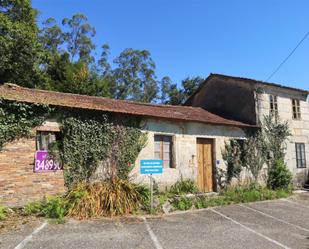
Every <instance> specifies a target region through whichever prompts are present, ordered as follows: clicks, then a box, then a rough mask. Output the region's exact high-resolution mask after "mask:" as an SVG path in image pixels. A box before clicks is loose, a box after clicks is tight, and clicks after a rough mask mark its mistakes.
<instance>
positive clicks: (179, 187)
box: [170, 178, 198, 195]
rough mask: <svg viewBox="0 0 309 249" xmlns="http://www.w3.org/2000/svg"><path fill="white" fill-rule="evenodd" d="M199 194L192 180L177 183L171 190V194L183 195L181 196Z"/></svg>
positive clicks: (182, 180)
mask: <svg viewBox="0 0 309 249" xmlns="http://www.w3.org/2000/svg"><path fill="white" fill-rule="evenodd" d="M197 192H198V188H197V186H196V184H195V182H194V181H193V180H191V179H182V178H181V180H179V181H177V182H176V183H175V184H174V185H173V186H171V188H170V193H172V194H176V195H181V194H195V193H197Z"/></svg>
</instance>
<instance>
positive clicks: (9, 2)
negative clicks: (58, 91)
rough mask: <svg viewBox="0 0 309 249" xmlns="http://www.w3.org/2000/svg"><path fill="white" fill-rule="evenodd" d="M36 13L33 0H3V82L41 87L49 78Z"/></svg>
mask: <svg viewBox="0 0 309 249" xmlns="http://www.w3.org/2000/svg"><path fill="white" fill-rule="evenodd" d="M36 16H37V11H36V10H35V9H33V8H32V6H31V2H30V0H1V1H0V83H4V82H13V83H17V84H19V85H22V86H26V87H37V86H39V85H40V84H41V83H42V82H44V81H45V76H46V75H45V74H44V72H42V71H41V70H40V65H41V64H42V63H43V59H44V56H45V53H44V50H43V48H42V46H41V44H40V41H39V38H38V27H37V25H36Z"/></svg>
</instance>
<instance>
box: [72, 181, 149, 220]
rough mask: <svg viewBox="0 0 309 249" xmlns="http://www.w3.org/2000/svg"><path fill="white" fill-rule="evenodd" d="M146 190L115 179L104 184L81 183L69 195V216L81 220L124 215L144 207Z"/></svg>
mask: <svg viewBox="0 0 309 249" xmlns="http://www.w3.org/2000/svg"><path fill="white" fill-rule="evenodd" d="M146 193H147V192H145V189H143V190H142V189H141V188H140V187H139V186H137V185H135V184H133V183H130V182H129V181H128V180H122V179H119V178H114V179H110V180H106V181H104V182H96V183H79V184H78V185H76V186H75V187H74V188H72V190H71V191H70V192H69V193H68V194H67V196H66V200H67V201H68V202H69V203H70V211H69V215H70V216H72V217H76V218H79V219H85V218H91V217H101V216H115V215H124V214H129V213H132V212H134V211H136V210H137V209H138V208H139V207H140V206H143V205H144V203H143V201H145V200H146V199H147V198H148V197H146Z"/></svg>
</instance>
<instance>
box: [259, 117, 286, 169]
mask: <svg viewBox="0 0 309 249" xmlns="http://www.w3.org/2000/svg"><path fill="white" fill-rule="evenodd" d="M262 127H263V128H262V132H263V134H264V145H265V152H264V153H265V154H266V157H267V163H268V167H269V169H271V168H272V166H273V165H274V163H276V161H277V160H280V159H281V158H284V156H285V147H286V146H284V145H285V142H286V140H287V138H288V137H289V136H290V135H291V133H290V129H289V124H288V121H281V120H280V119H279V116H278V115H275V114H274V115H268V116H264V120H263V124H262Z"/></svg>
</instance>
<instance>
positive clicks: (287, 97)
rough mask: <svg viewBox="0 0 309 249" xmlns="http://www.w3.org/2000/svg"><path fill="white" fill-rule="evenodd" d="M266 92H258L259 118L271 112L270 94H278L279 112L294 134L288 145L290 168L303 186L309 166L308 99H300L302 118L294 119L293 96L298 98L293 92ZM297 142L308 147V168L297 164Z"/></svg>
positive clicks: (287, 155)
mask: <svg viewBox="0 0 309 249" xmlns="http://www.w3.org/2000/svg"><path fill="white" fill-rule="evenodd" d="M263 90H264V93H259V94H257V98H258V100H257V101H258V118H259V120H262V119H263V116H264V115H268V114H269V110H270V104H269V95H270V94H273V95H277V101H278V114H279V116H280V118H281V119H282V120H287V121H288V122H289V126H290V131H291V133H292V136H291V137H289V141H288V142H287V144H286V146H287V149H286V162H287V165H288V168H289V169H290V170H291V172H292V173H293V175H294V183H295V184H296V185H298V186H299V187H301V185H302V184H303V182H304V181H305V180H306V175H308V168H309V103H308V101H304V100H301V101H300V109H301V110H300V111H301V120H293V110H292V98H298V99H299V96H298V97H297V96H295V95H293V94H289V93H287V92H281V91H276V90H275V89H267V88H264V89H263ZM295 143H305V148H306V163H307V168H306V169H300V168H297V166H296V151H295Z"/></svg>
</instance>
